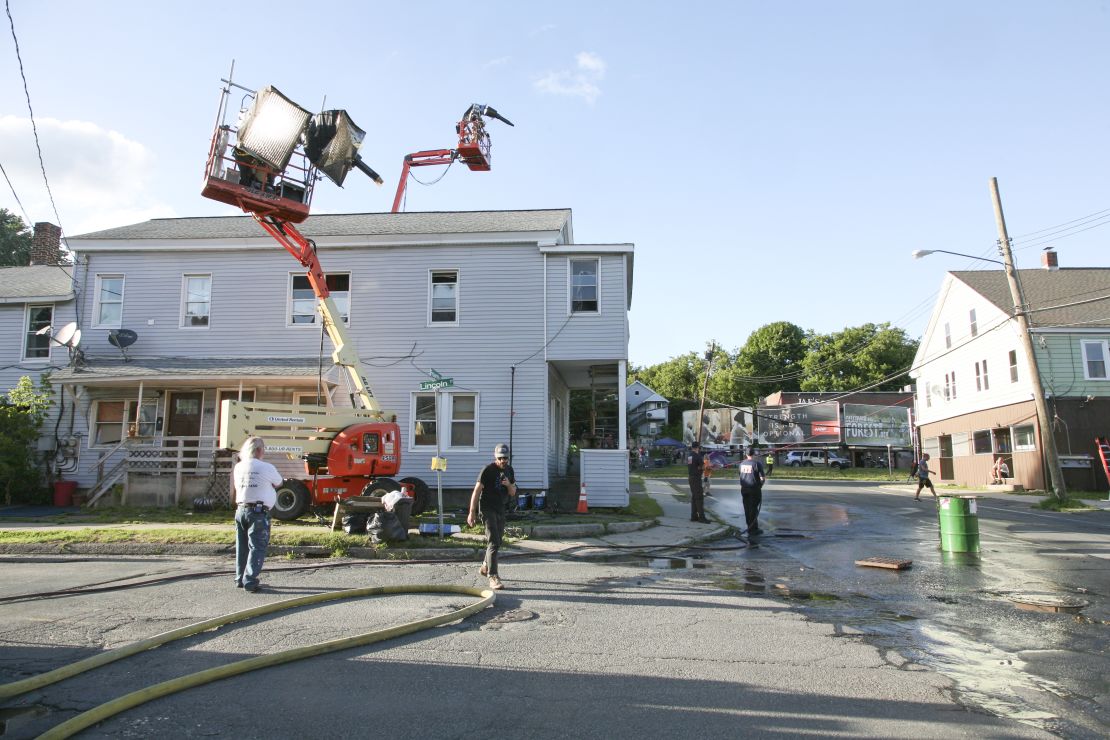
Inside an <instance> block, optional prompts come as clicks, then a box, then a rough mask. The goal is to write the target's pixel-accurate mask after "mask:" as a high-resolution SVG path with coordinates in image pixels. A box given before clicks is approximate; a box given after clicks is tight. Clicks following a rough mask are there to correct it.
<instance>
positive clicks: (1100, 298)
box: [952, 267, 1110, 328]
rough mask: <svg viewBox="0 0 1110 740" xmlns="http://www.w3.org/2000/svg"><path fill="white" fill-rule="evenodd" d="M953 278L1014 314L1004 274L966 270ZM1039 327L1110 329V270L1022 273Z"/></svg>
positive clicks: (1086, 268)
mask: <svg viewBox="0 0 1110 740" xmlns="http://www.w3.org/2000/svg"><path fill="white" fill-rule="evenodd" d="M952 276H953V277H955V278H956V279H957V280H960V281H961V282H963V283H965V284H966V285H967V286H968V287H970V288H971V289H972V290H974V291H975V292H976V293H979V294H980V295H981V296H983V297H984V298H986V299H987V300H988V301H990V302H991V303H993V304H994V305H995V306H997V307H998V308H999V309H1001V310H1002V311H1003V312H1004V313H1006V314H1011V315H1012V314H1013V307H1014V305H1013V304H1014V302H1013V299H1012V298H1011V296H1010V285H1009V282H1008V281H1007V280H1006V274H1005V273H1004V272H1002V271H1001V270H964V271H959V272H955V271H954V272H953V273H952ZM1018 276H1019V278H1020V281H1021V288H1022V291H1023V292H1024V293H1025V302H1026V303H1027V304H1028V305H1029V307H1030V309H1031V313H1030V321H1031V323H1032V326H1033V327H1034V328H1036V327H1064V326H1074V327H1078V328H1082V327H1088V328H1099V327H1110V268H1107V267H1062V268H1060V269H1059V270H1018Z"/></svg>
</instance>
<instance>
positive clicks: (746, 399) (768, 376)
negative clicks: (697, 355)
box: [721, 321, 806, 406]
mask: <svg viewBox="0 0 1110 740" xmlns="http://www.w3.org/2000/svg"><path fill="white" fill-rule="evenodd" d="M805 337H806V333H805V330H804V329H802V328H801V327H800V326H798V325H796V324H791V323H790V322H789V321H776V322H774V323H771V324H766V325H765V326H761V327H760V328H758V329H756V330H755V331H753V332H752V333H751V335H750V336H749V337H748V341H747V342H745V343H744V346H743V347H741V348H740V351H739V352H737V353H736V360H735V362H733V363H732V365H731V366H730V367H729V368H728V370H727V373H728V374H729V378H728V380H727V381H722V382H728V383H729V385H730V387H731V388H732V398H733V401H732V403H734V404H735V405H737V406H756V405H758V403H759V401H760V400H761V399H763V398H764V397H765V396H768V395H770V394H772V393H775V392H776V391H798V390H801V373H802V360H803V359H804V358H805V356H806V342H805ZM721 400H723V399H721Z"/></svg>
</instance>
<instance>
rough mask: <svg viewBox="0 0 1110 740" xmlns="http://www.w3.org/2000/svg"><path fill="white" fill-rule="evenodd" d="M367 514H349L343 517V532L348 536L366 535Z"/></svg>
mask: <svg viewBox="0 0 1110 740" xmlns="http://www.w3.org/2000/svg"><path fill="white" fill-rule="evenodd" d="M368 518H369V517H367V516H366V514H347V515H346V516H344V517H343V531H344V532H346V533H347V534H366V520H367V519H368Z"/></svg>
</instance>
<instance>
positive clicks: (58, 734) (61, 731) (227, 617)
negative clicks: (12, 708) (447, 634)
mask: <svg viewBox="0 0 1110 740" xmlns="http://www.w3.org/2000/svg"><path fill="white" fill-rule="evenodd" d="M430 593H438V594H443V593H448V594H462V595H464V596H475V597H478V598H480V599H481V601H478V602H476V603H474V604H471V605H470V606H466V607H463V608H462V609H456V610H454V611H451V612H448V613H446V614H441V615H440V616H437V617H428V618H426V619H418V620H416V621H415V622H407V623H405V624H401V625H397V626H395V627H386V628H385V629H379V630H373V631H372V632H364V633H362V634H360V635H354V636H353V637H342V638H339V639H337V640H329V641H327V642H318V643H316V644H315V645H306V646H305V647H300V648H293V649H291V650H284V651H282V652H280V653H273V654H271V655H259V656H257V657H254V658H247V659H246V660H240V661H237V662H235V663H229V664H227V665H224V666H219V667H217V668H209V669H208V670H204V671H198V672H196V673H191V674H189V675H187V676H181V677H180V678H174V679H171V680H169V681H163V682H162V683H159V684H155V685H154V686H147V687H146V688H143V689H139V690H138V691H133V692H131V693H130V694H126V695H124V696H121V697H119V698H118V699H113V700H112V701H109V702H105V703H104V704H101V705H100V706H97V707H93V708H92V709H90V710H89V711H87V712H84V713H82V714H79V715H77V716H76V717H74V718H73V719H70V720H68V721H66V722H63V723H62V724H60V725H58V726H57V727H54V728H53V729H50V730H47V731H46V732H44V733H43V734H42V735H40V736H39V737H40V738H59V739H60V738H67V737H70V736H71V735H73V734H75V733H77V732H80V731H81V730H84V729H86V728H87V727H91V726H92V725H95V724H96V723H97V722H102V721H104V720H105V719H107V718H109V717H111V716H113V715H116V714H119V713H120V712H122V711H124V710H127V709H131V708H132V707H137V706H139V705H140V704H144V703H146V702H148V701H150V700H152V699H157V698H160V697H163V696H169V695H170V694H175V693H177V692H179V691H184V690H185V689H189V688H192V687H194V686H200V685H201V684H206V683H210V682H212V681H216V680H219V679H221V678H228V677H230V676H237V675H239V674H240V673H247V672H248V671H255V670H258V669H259V668H268V667H269V666H273V665H280V664H282V663H289V662H291V661H294V660H300V659H302V658H310V657H313V656H316V655H325V654H327V653H333V652H335V651H337V650H346V649H347V648H352V647H358V646H360V645H370V644H372V643H375V642H381V641H383V640H388V639H391V638H394V637H400V636H401V635H408V634H411V633H413V632H419V631H420V630H425V629H429V628H431V627H437V626H439V625H441V624H448V623H450V622H457V621H459V620H460V619H465V618H466V617H469V616H470V615H472V614H476V613H477V612H479V611H481V610H482V609H485V608H486V607H488V606H492V605H493V602H494V600H495V596H494V593H493V591H490V590H489V589H480V588H472V587H469V586H449V585H418V586H413V585H406V586H372V587H368V588H352V589H348V590H345V591H329V592H326V593H321V594H312V595H311V596H300V597H297V598H294V599H286V600H284V601H277V602H274V603H272V604H264V605H262V606H256V607H253V608H251V609H244V610H243V611H238V612H232V613H230V614H224V615H223V616H219V617H215V618H213V619H208V620H205V621H203V622H197V623H196V624H191V625H188V626H186V627H181V628H179V629H175V630H170V631H169V632H163V633H162V634H160V635H155V636H154V637H148V638H147V639H145V640H139V641H138V642H133V643H131V644H130V645H124V646H123V647H120V648H116V649H115V650H110V651H108V652H106V653H101V654H100V655H95V656H93V657H91V658H86V659H85V660H79V661H77V662H76V663H70V664H69V665H66V666H62V667H61V668H57V669H55V670H53V671H49V672H47V673H42V674H40V675H38V676H32V677H31V678H26V679H23V680H22V681H15V682H13V683H9V684H3V685H0V699H8V698H11V697H13V696H18V695H19V694H23V693H26V692H28V691H31V690H32V689H37V688H41V687H43V686H49V685H50V684H52V683H57V682H58V681H61V680H63V679H66V678H70V677H72V676H76V675H77V674H79V673H84V672H85V671H89V670H92V669H93V668H97V667H99V666H102V665H105V664H107V663H111V662H113V661H117V660H120V659H121V658H126V657H127V656H129V655H134V654H135V653H140V652H142V651H144V650H150V649H151V648H155V647H158V646H159V645H164V644H166V643H167V642H173V641H174V640H180V639H181V638H183V637H189V636H190V635H196V634H199V633H201V632H205V631H207V630H210V629H214V628H216V627H221V626H223V625H225V624H232V623H234V622H241V621H243V620H246V619H251V618H253V617H260V616H262V615H263V614H271V613H273V612H279V611H284V610H286V609H293V608H296V607H299V606H305V605H307V604H319V603H321V602H326V601H337V600H339V599H351V598H356V597H359V596H376V595H382V594H430Z"/></svg>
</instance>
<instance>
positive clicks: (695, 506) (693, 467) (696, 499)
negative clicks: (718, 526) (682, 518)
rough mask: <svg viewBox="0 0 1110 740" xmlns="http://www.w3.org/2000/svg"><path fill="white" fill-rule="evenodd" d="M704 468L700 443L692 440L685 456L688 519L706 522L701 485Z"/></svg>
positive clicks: (703, 457) (707, 520) (707, 521)
mask: <svg viewBox="0 0 1110 740" xmlns="http://www.w3.org/2000/svg"><path fill="white" fill-rule="evenodd" d="M704 468H705V456H704V455H702V454H701V445H700V444H698V443H697V442H694V443H693V444H692V445H690V454H689V455H687V456H686V471H687V475H688V477H689V480H690V521H692V522H701V523H702V524H708V523H709V519H707V518H706V516H705V491H704V489H702V487H701V475H702V471H703V470H704Z"/></svg>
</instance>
